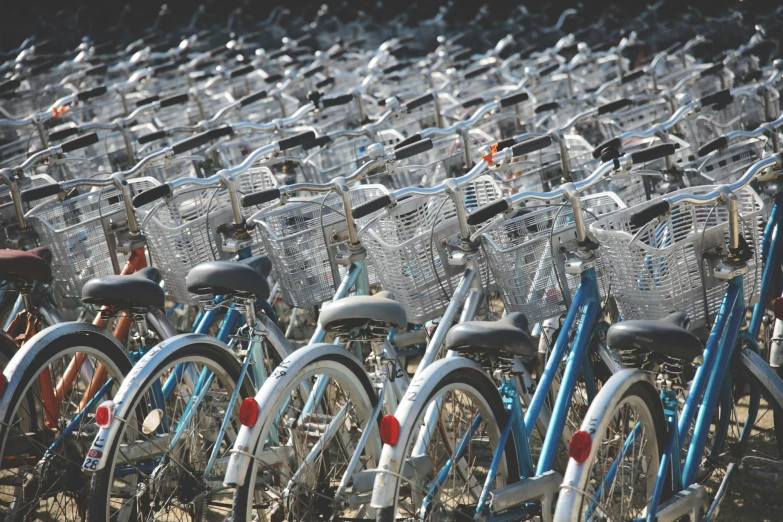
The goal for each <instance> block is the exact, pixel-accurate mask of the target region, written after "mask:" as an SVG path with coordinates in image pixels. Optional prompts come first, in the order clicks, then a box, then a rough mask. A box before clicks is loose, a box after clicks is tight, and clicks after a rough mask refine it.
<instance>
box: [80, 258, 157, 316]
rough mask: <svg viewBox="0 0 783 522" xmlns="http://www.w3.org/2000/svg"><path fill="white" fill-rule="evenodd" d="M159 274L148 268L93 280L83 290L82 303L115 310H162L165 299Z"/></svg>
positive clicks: (154, 269)
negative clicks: (153, 308) (114, 308)
mask: <svg viewBox="0 0 783 522" xmlns="http://www.w3.org/2000/svg"><path fill="white" fill-rule="evenodd" d="M160 280H161V276H160V272H158V269H157V268H153V267H147V268H144V269H142V270H139V271H138V272H136V273H135V274H131V275H110V276H105V277H96V278H95V279H90V280H89V281H87V283H86V284H85V285H84V287H83V288H82V302H83V303H86V304H94V305H98V306H113V307H116V308H121V309H127V308H152V307H155V308H161V307H163V305H164V304H165V302H166V296H165V294H164V292H163V289H162V288H161V287H160Z"/></svg>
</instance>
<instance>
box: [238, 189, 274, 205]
mask: <svg viewBox="0 0 783 522" xmlns="http://www.w3.org/2000/svg"><path fill="white" fill-rule="evenodd" d="M276 199H280V189H278V188H271V189H266V190H262V191H260V192H254V193H252V194H247V195H245V196H242V201H241V203H242V207H245V208H246V207H254V206H256V205H261V204H263V203H269V202H270V201H274V200H276Z"/></svg>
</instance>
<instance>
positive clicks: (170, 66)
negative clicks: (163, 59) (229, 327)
mask: <svg viewBox="0 0 783 522" xmlns="http://www.w3.org/2000/svg"><path fill="white" fill-rule="evenodd" d="M177 67H179V64H178V63H176V62H171V63H164V64H163V65H158V66H157V67H153V68H152V76H157V75H159V74H163V73H166V72H169V71H173V70H174V69H176V68H177Z"/></svg>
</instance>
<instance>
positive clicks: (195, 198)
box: [139, 167, 277, 303]
mask: <svg viewBox="0 0 783 522" xmlns="http://www.w3.org/2000/svg"><path fill="white" fill-rule="evenodd" d="M234 181H235V182H236V183H237V190H238V191H239V192H240V193H245V194H249V193H252V192H258V191H260V190H264V189H268V188H273V187H276V186H277V183H276V180H275V177H274V175H273V174H272V172H271V171H270V170H269V169H268V168H266V167H258V168H253V169H248V170H247V171H245V172H242V173H240V174H237V175H236V176H234ZM254 212H255V209H252V210H251V209H245V210H244V211H243V214H244V217H245V218H248V217H249V215H250V214H251V213H254ZM139 218H140V220H141V226H142V230H143V231H144V235H145V237H146V238H147V248H148V249H149V252H150V259H151V260H152V262H153V264H154V266H155V267H157V268H158V270H160V273H161V275H162V276H163V280H164V281H165V282H166V291H167V292H168V296H169V298H170V299H171V300H172V301H174V302H176V303H197V302H198V301H199V299H198V297H197V296H195V295H193V294H191V293H190V292H188V291H187V287H186V285H185V277H186V276H187V274H188V272H189V271H190V270H191V269H192V268H195V266H196V265H198V264H200V263H204V262H207V261H214V260H218V259H222V260H225V259H231V258H232V257H234V256H235V255H236V252H232V251H226V250H224V245H223V244H222V242H221V234H220V233H219V232H218V228H220V227H221V226H223V225H225V224H226V223H231V222H232V221H233V214H232V211H231V202H230V200H229V196H228V193H227V192H226V191H225V189H222V188H221V189H219V190H216V189H214V188H209V189H203V188H196V189H193V190H184V191H181V192H177V193H176V194H175V195H174V196H173V197H171V198H167V199H166V200H164V201H163V202H160V203H158V204H156V205H155V206H154V207H152V208H151V209H148V210H147V211H146V212H139ZM251 237H253V234H252V231H251ZM250 248H251V250H252V255H254V256H255V255H262V254H264V249H263V243H262V242H261V241H260V240H259V239H258V236H257V235H256V236H255V237H253V240H252V243H251V246H250Z"/></svg>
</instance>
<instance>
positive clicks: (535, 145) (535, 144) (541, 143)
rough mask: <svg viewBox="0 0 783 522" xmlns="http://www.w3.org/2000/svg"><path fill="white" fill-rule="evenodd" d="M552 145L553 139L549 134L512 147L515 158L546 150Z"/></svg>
mask: <svg viewBox="0 0 783 522" xmlns="http://www.w3.org/2000/svg"><path fill="white" fill-rule="evenodd" d="M550 145H552V137H551V136H549V135H548V134H547V135H544V136H539V137H538V138H533V139H530V140H527V141H523V142H522V143H519V144H517V145H514V146H513V147H511V152H512V153H513V154H514V156H523V155H525V154H530V153H531V152H535V151H537V150H541V149H545V148H547V147H549V146H550Z"/></svg>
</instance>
